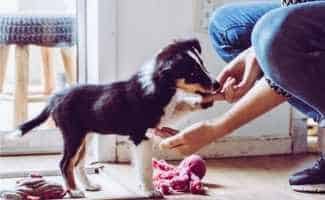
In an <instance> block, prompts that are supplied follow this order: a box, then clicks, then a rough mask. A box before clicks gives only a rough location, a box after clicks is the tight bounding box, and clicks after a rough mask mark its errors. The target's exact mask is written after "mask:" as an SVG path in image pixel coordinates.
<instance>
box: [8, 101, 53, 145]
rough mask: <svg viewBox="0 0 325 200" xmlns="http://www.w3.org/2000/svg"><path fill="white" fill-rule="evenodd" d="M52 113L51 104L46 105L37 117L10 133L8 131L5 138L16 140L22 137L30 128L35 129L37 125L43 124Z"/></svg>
mask: <svg viewBox="0 0 325 200" xmlns="http://www.w3.org/2000/svg"><path fill="white" fill-rule="evenodd" d="M50 114H51V108H50V106H46V107H45V108H44V109H43V110H42V112H41V113H40V114H39V115H37V116H36V117H35V118H33V119H31V120H29V121H27V122H25V123H23V124H21V125H20V126H18V128H17V129H16V130H14V131H12V132H10V133H8V134H7V135H6V136H5V138H6V139H8V140H15V139H17V138H20V137H22V136H23V135H25V134H26V133H28V132H29V131H30V130H32V129H34V128H35V127H37V126H39V125H41V124H42V123H43V122H45V120H47V118H48V117H49V116H50Z"/></svg>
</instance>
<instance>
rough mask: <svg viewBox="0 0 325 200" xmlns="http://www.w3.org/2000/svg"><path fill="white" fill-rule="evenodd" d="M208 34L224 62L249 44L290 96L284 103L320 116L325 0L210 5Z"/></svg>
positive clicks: (324, 109)
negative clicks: (211, 14)
mask: <svg viewBox="0 0 325 200" xmlns="http://www.w3.org/2000/svg"><path fill="white" fill-rule="evenodd" d="M209 36H210V39H211V42H212V45H213V47H214V49H215V51H216V53H217V55H219V56H220V57H221V58H222V59H223V60H224V61H226V62H229V61H230V60H232V59H233V58H235V57H236V56H237V55H238V54H239V53H240V52H242V51H244V50H245V49H247V48H249V47H251V46H252V47H253V48H254V49H255V52H256V56H257V59H258V62H259V64H260V66H261V69H262V71H263V72H264V75H265V77H267V78H268V79H269V80H271V81H272V82H273V84H276V85H277V86H278V87H280V88H282V89H283V90H285V91H287V92H288V93H289V94H290V95H291V97H290V98H289V99H288V102H289V103H290V104H291V105H292V106H294V107H295V108H297V109H298V110H300V111H301V112H303V113H305V114H306V115H308V116H309V117H312V118H313V119H314V120H316V121H320V120H322V119H323V118H324V116H325V1H321V0H318V1H314V2H308V3H301V4H297V5H293V6H290V7H287V8H282V7H280V3H279V1H265V2H263V1H259V2H250V3H249V2H248V3H235V4H228V5H226V6H223V7H220V8H217V9H216V10H215V12H214V14H213V16H212V18H211V20H210V23H209Z"/></svg>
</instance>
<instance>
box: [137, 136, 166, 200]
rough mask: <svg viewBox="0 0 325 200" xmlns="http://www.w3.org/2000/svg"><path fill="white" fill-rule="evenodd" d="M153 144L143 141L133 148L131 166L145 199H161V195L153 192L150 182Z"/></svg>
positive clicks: (146, 140) (149, 141)
mask: <svg viewBox="0 0 325 200" xmlns="http://www.w3.org/2000/svg"><path fill="white" fill-rule="evenodd" d="M152 145H153V142H152V140H150V139H145V140H142V141H141V142H140V144H136V145H134V147H133V150H132V153H133V164H134V168H135V172H136V175H137V178H138V181H139V187H140V190H141V191H142V193H143V194H144V195H145V196H147V197H162V194H161V193H160V192H158V191H155V189H154V186H153V182H152V173H153V170H152V157H153V151H152Z"/></svg>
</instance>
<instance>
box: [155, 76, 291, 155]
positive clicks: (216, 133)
mask: <svg viewBox="0 0 325 200" xmlns="http://www.w3.org/2000/svg"><path fill="white" fill-rule="evenodd" d="M284 101H286V98H285V97H283V96H281V95H279V94H277V93H276V92H275V91H274V90H273V89H271V88H270V86H269V85H268V83H267V82H266V81H265V80H264V79H262V80H260V81H259V82H257V83H256V84H255V85H254V86H253V88H252V89H251V90H250V91H249V92H248V93H247V94H246V95H245V96H243V97H242V98H241V99H239V101H238V102H237V103H235V104H234V106H233V107H232V108H231V109H230V110H229V111H228V112H226V113H225V114H223V115H222V116H220V117H218V118H216V119H213V120H210V121H205V122H199V123H196V124H194V125H192V126H190V127H188V128H186V129H184V130H182V131H181V132H180V133H178V134H177V135H175V136H172V137H169V138H167V139H164V140H163V141H162V142H161V143H160V147H161V148H163V149H173V150H175V151H178V152H180V153H182V154H191V153H194V152H196V151H198V150H199V149H201V148H202V147H204V146H205V145H207V144H209V143H211V142H213V141H214V140H216V139H218V138H221V137H223V136H225V135H228V134H230V133H232V131H234V130H235V129H237V128H239V127H241V126H243V125H245V124H246V123H248V122H250V121H251V120H253V119H255V118H257V117H259V116H261V115H262V114H264V113H266V112H268V111H269V110H271V109H272V108H274V107H276V106H278V105H279V104H281V103H282V102H284Z"/></svg>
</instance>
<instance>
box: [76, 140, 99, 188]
mask: <svg viewBox="0 0 325 200" xmlns="http://www.w3.org/2000/svg"><path fill="white" fill-rule="evenodd" d="M91 137H92V136H91V135H87V136H86V139H85V140H84V142H83V144H82V146H81V147H80V153H79V154H78V155H79V158H78V159H77V161H76V163H75V165H76V171H75V172H76V175H77V178H78V179H79V181H80V182H81V184H82V185H83V186H84V187H85V189H86V190H87V191H99V190H101V186H100V185H97V184H93V183H92V182H91V181H90V180H89V178H88V177H87V172H86V169H85V162H86V152H87V145H89V142H90V140H91Z"/></svg>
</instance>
